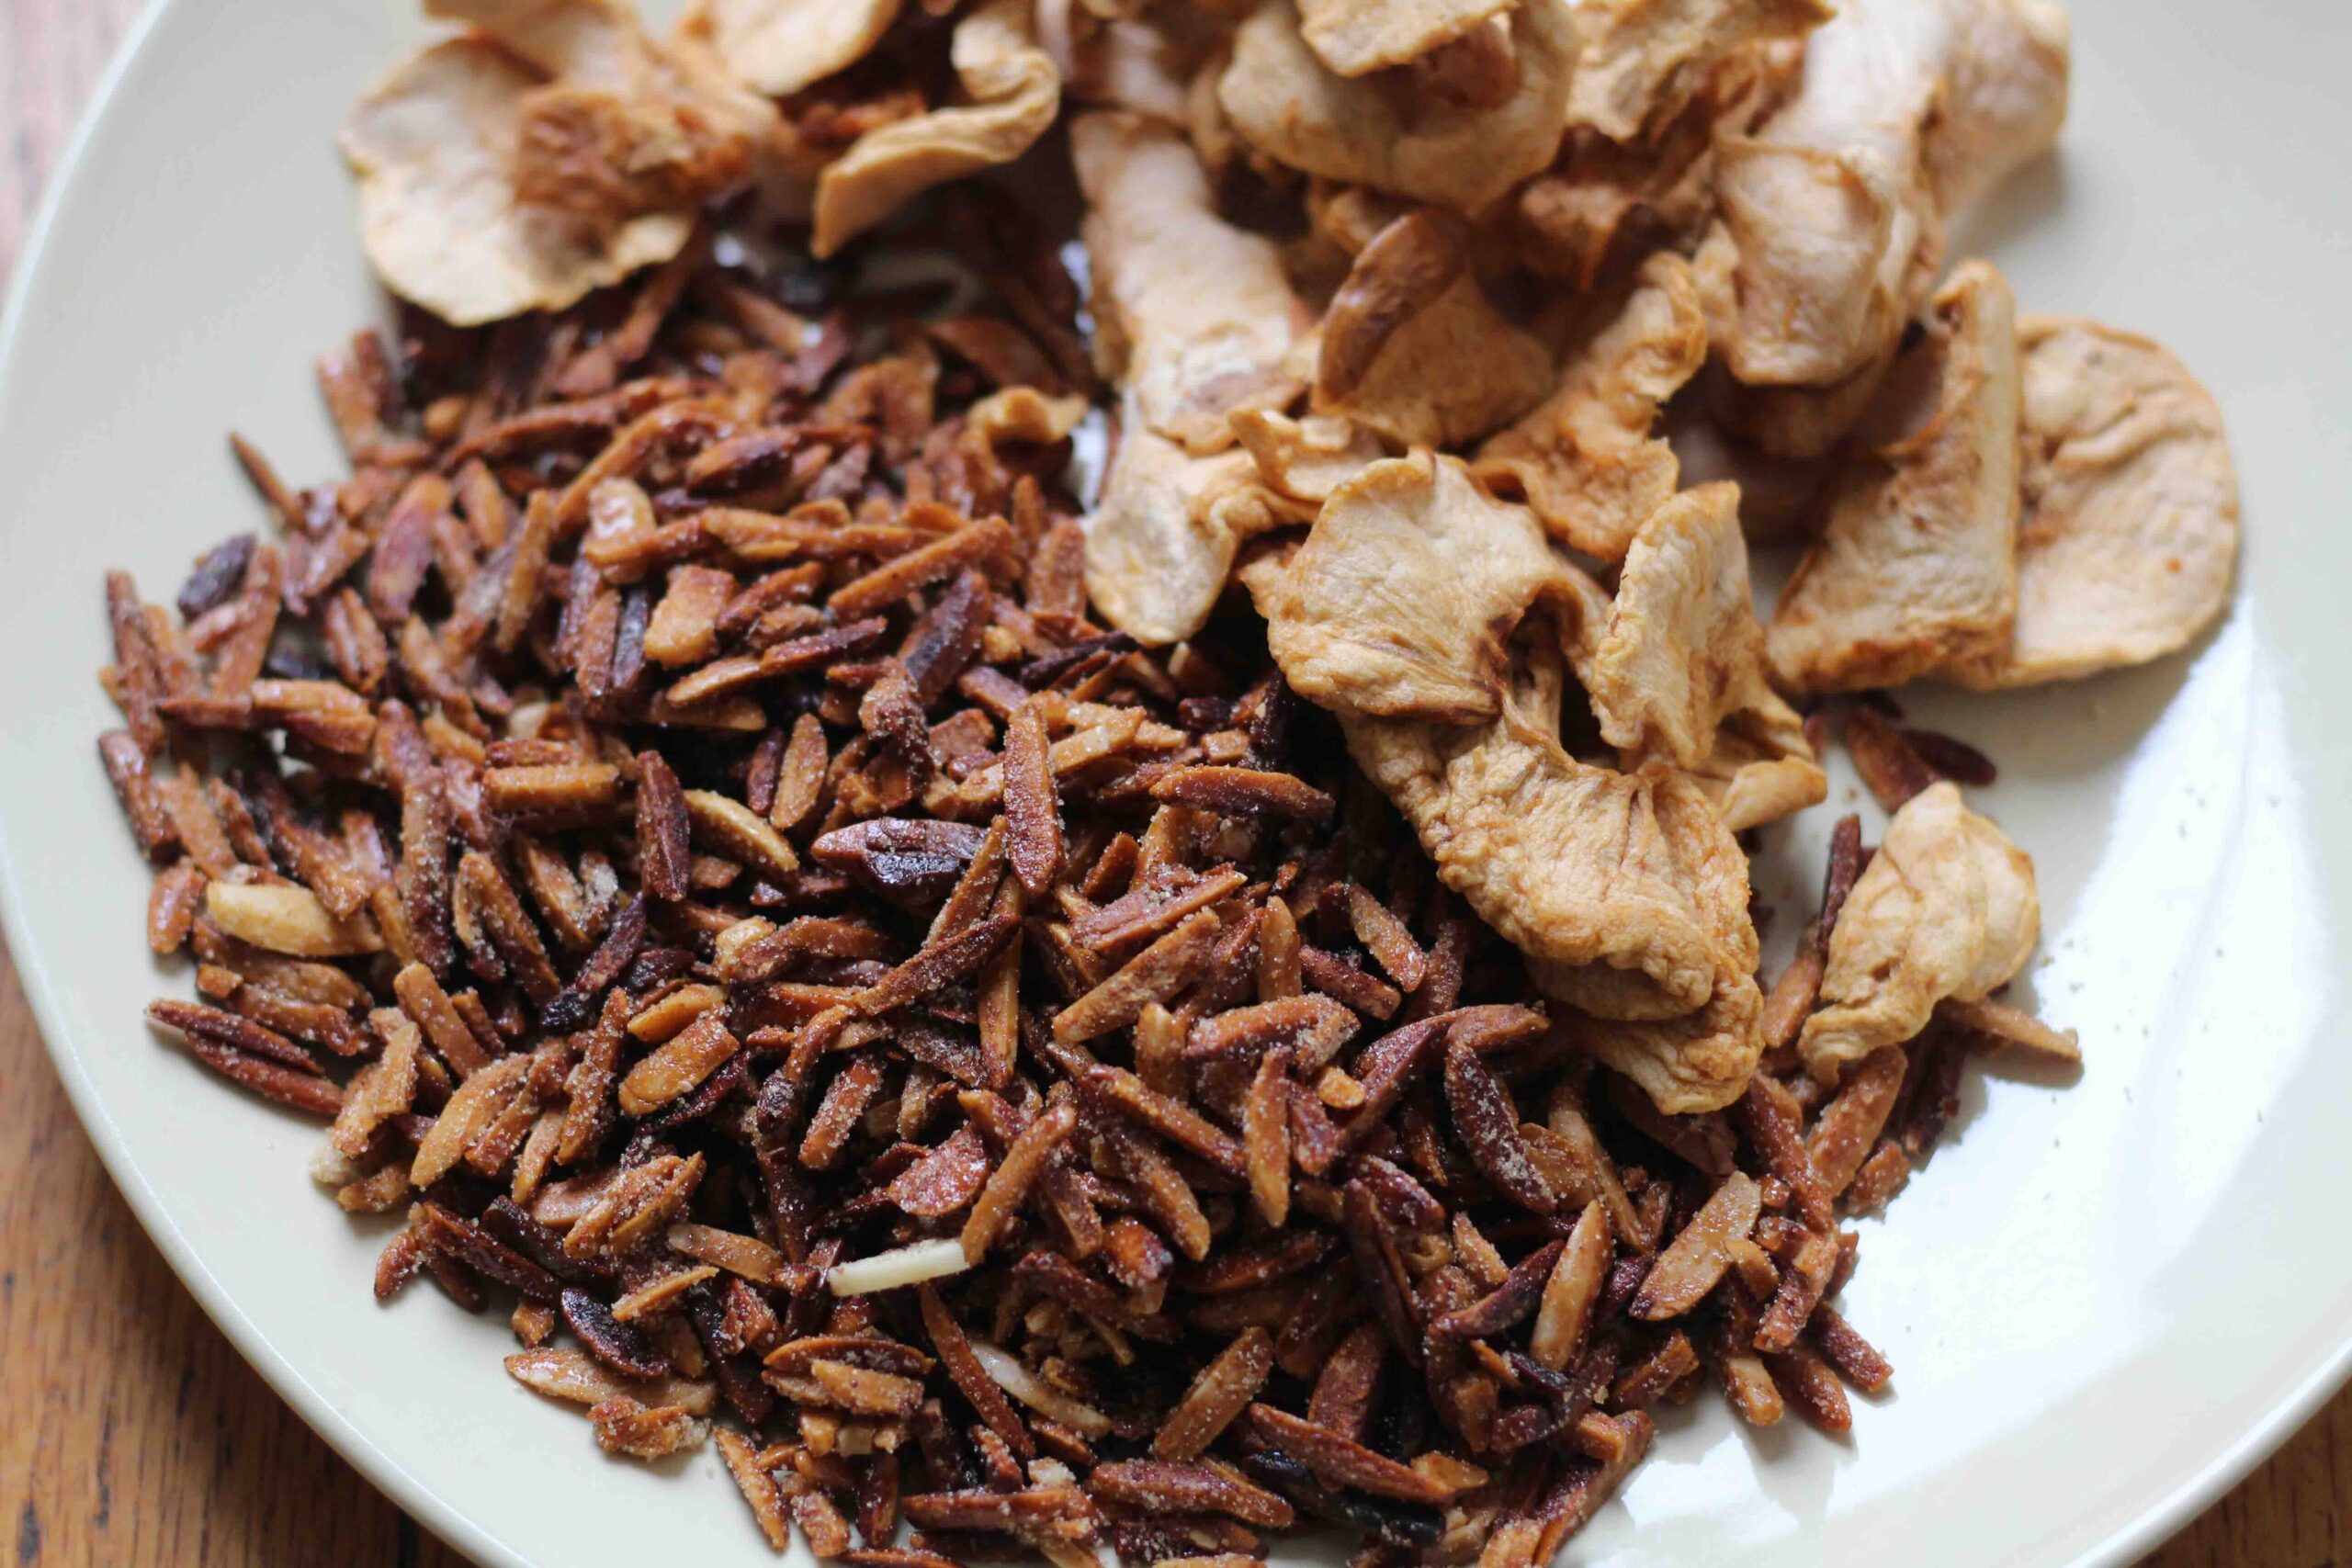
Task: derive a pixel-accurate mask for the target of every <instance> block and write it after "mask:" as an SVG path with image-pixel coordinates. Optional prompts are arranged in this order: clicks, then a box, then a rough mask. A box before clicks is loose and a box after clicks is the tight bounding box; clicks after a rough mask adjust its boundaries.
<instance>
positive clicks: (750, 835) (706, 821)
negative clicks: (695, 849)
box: [685, 789, 800, 876]
mask: <svg viewBox="0 0 2352 1568" xmlns="http://www.w3.org/2000/svg"><path fill="white" fill-rule="evenodd" d="M685 793H686V820H687V822H688V823H690V824H691V825H692V827H693V829H694V832H695V836H696V837H698V838H700V839H702V840H704V841H705V842H707V843H708V844H710V845H711V846H712V847H713V848H715V849H716V850H717V851H718V852H719V853H721V854H723V855H725V856H726V857H727V858H728V859H729V860H736V861H742V862H746V863H750V864H752V865H755V866H757V867H759V868H760V869H761V870H762V871H763V872H765V873H767V874H770V875H773V876H790V875H791V874H793V873H794V872H796V871H797V870H799V869H800V857H799V856H798V855H797V854H796V853H794V852H793V849H792V846H791V845H790V844H788V843H786V842H785V840H784V835H783V834H781V833H779V832H777V831H776V830H775V829H774V828H771V827H769V826H768V824H767V823H766V822H765V821H764V820H763V818H761V817H760V814H759V813H758V812H756V811H753V810H752V808H751V807H748V806H746V805H744V804H743V803H742V802H741V801H740V800H730V799H729V798H728V797H727V796H726V795H719V794H718V793H716V792H715V791H712V790H707V789H690V790H688V791H686V792H685Z"/></svg>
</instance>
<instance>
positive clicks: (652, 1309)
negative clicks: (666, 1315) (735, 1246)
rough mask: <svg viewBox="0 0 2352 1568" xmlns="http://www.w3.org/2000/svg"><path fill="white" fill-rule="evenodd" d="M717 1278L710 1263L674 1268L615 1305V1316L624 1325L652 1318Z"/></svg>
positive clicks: (716, 1272)
mask: <svg viewBox="0 0 2352 1568" xmlns="http://www.w3.org/2000/svg"><path fill="white" fill-rule="evenodd" d="M717 1278H718V1269H714V1268H712V1267H711V1266H710V1265H709V1264H707V1263H697V1264H695V1266H694V1267H693V1268H691V1269H672V1270H671V1271H670V1272H669V1273H667V1274H663V1275H660V1276H658V1277H657V1278H655V1279H651V1280H647V1281H646V1282H645V1283H644V1284H642V1285H639V1287H638V1288H637V1289H635V1290H633V1291H631V1292H628V1294H627V1295H625V1296H622V1297H621V1298H620V1299H619V1300H618V1301H616V1302H615V1303H613V1315H614V1316H615V1317H616V1318H618V1319H619V1320H620V1321H621V1322H623V1323H635V1322H636V1321H637V1320H638V1319H639V1318H640V1317H651V1316H653V1315H654V1314H657V1313H659V1312H661V1311H662V1310H663V1309H664V1308H666V1307H668V1306H669V1305H670V1304H671V1303H673V1302H675V1301H676V1300H677V1299H678V1298H679V1297H680V1296H683V1295H684V1294H685V1293H686V1292H688V1291H690V1290H692V1289H694V1288H695V1286H696V1285H699V1284H701V1283H702V1282H703V1281H704V1280H715V1279H717Z"/></svg>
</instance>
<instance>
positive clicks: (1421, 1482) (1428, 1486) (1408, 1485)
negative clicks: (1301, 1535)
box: [1250, 1404, 1455, 1506]
mask: <svg viewBox="0 0 2352 1568" xmlns="http://www.w3.org/2000/svg"><path fill="white" fill-rule="evenodd" d="M1250 1421H1251V1422H1252V1423H1253V1424H1254V1425H1255V1426H1256V1427H1257V1428H1258V1431H1259V1434H1260V1435H1261V1436H1262V1437H1263V1438H1265V1439H1266V1440H1267V1441H1268V1442H1270V1443H1272V1444H1273V1445H1274V1446H1275V1447H1276V1448H1278V1449H1281V1450H1283V1452H1284V1453H1287V1454H1290V1455H1292V1456H1293V1457H1294V1458H1296V1459H1298V1460H1301V1461H1304V1462H1305V1463H1306V1464H1307V1465H1308V1466H1310V1467H1311V1468H1312V1469H1314V1470H1315V1471H1316V1472H1317V1473H1318V1474H1320V1475H1323V1476H1326V1477H1328V1478H1329V1480H1331V1481H1332V1482H1333V1483H1336V1484H1338V1485H1340V1486H1347V1487H1351V1488H1353V1489H1354V1490H1356V1491H1358V1492H1369V1493H1371V1494H1372V1495H1374V1496H1375V1497H1393V1498H1395V1499H1396V1500H1397V1501H1398V1502H1400V1503H1423V1504H1429V1505H1431V1506H1442V1505H1444V1504H1447V1503H1450V1502H1452V1501H1453V1497H1454V1495H1455V1493H1454V1489H1453V1487H1450V1486H1445V1485H1442V1484H1441V1483H1438V1482H1435V1481H1432V1480H1430V1478H1429V1477H1428V1476H1426V1475H1423V1474H1422V1473H1421V1472H1419V1471H1417V1470H1415V1469H1413V1468H1412V1467H1411V1466H1409V1465H1403V1464H1399V1463H1397V1461H1395V1460H1393V1459H1390V1458H1388V1457H1387V1456H1386V1455H1385V1454H1381V1453H1376V1452H1374V1450H1371V1449H1368V1448H1366V1447H1364V1446H1363V1444H1362V1443H1359V1442H1357V1441H1355V1440H1354V1439H1353V1438H1348V1437H1344V1436H1342V1435H1341V1434H1340V1433H1338V1432H1334V1431H1331V1430H1330V1429H1329V1428H1328V1427H1318V1426H1317V1425H1315V1423H1313V1422H1312V1421H1307V1420H1303V1419H1301V1418H1300V1417H1298V1416H1293V1415H1292V1414H1290V1412H1288V1411H1286V1410H1277V1409H1275V1408H1274V1407H1273V1406H1272V1405H1271V1404H1253V1405H1251V1406H1250Z"/></svg>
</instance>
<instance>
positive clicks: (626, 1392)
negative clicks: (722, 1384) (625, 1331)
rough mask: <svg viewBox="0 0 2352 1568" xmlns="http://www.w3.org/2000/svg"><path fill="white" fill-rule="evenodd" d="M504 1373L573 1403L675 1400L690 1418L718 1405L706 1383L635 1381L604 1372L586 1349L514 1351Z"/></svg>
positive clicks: (663, 1379)
mask: <svg viewBox="0 0 2352 1568" xmlns="http://www.w3.org/2000/svg"><path fill="white" fill-rule="evenodd" d="M506 1375H507V1376H509V1377H511V1378H513V1379H514V1380H515V1382H519V1383H521V1384H522V1385H523V1386H524V1387H525V1388H527V1389H531V1390H533V1391H535V1392H537V1393H544V1394H546V1395H548V1397H549V1398H552V1399H566V1400H570V1401H571V1403H572V1404H604V1403H605V1401H606V1400H608V1399H618V1398H621V1397H623V1396H627V1397H629V1398H632V1399H637V1400H639V1401H643V1402H649V1403H650V1404H674V1405H676V1406H677V1407H679V1408H680V1409H682V1410H684V1411H685V1412H686V1413H687V1414H689V1415H693V1416H707V1415H709V1414H710V1413H711V1411H712V1410H713V1409H714V1408H716V1406H717V1404H718V1397H717V1396H718V1389H717V1388H716V1387H715V1386H714V1385H712V1384H710V1383H707V1382H684V1381H683V1380H680V1379H677V1378H659V1379H656V1380H654V1381H653V1382H634V1381H632V1380H630V1379H627V1378H623V1377H621V1376H619V1375H617V1374H616V1373H614V1372H611V1371H606V1370H605V1366H604V1363H602V1362H601V1361H598V1360H597V1359H595V1358H594V1357H592V1356H590V1355H589V1354H588V1353H587V1352H586V1351H584V1350H573V1349H570V1348H562V1347H555V1346H549V1347H545V1348H540V1349H537V1350H518V1351H516V1352H515V1354H514V1355H511V1356H509V1357H507V1358H506Z"/></svg>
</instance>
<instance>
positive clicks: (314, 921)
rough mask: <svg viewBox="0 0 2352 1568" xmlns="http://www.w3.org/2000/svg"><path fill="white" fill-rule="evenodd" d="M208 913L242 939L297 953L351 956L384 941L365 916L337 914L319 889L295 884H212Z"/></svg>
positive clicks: (207, 894) (275, 950) (269, 949)
mask: <svg viewBox="0 0 2352 1568" xmlns="http://www.w3.org/2000/svg"><path fill="white" fill-rule="evenodd" d="M204 912H205V914H206V915H207V916H208V917H209V918H210V919H211V920H212V923H213V924H215V925H217V926H219V927H220V929H221V930H222V931H226V932H227V933H228V934H229V935H231V936H232V937H235V938H236V939H237V940H238V941H240V942H251V943H253V944H254V946H255V947H258V948H261V949H264V950H265V951H266V952H270V953H290V954H292V955H293V956H294V957H296V958H346V957H349V956H351V955H352V954H354V953H378V952H380V951H382V949H383V946H384V939H383V938H382V937H381V936H379V935H378V934H377V931H376V927H375V923H374V922H373V921H371V920H369V919H368V917H367V916H366V915H354V916H352V917H351V918H350V919H335V918H334V916H333V915H330V914H329V913H327V909H326V906H325V905H323V904H322V903H320V902H319V898H318V895H317V894H315V893H312V892H311V890H310V889H309V888H307V887H297V886H294V885H293V884H291V883H235V882H215V883H212V884H210V885H209V886H207V887H206V888H205V890H204Z"/></svg>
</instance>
